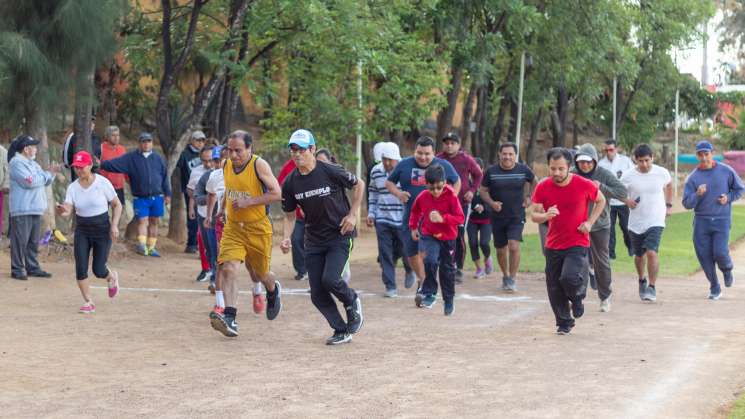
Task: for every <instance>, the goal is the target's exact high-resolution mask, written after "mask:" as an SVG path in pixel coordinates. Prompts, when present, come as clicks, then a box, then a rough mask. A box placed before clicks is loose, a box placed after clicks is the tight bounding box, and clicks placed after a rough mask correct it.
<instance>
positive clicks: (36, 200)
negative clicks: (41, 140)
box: [10, 153, 54, 217]
mask: <svg viewBox="0 0 745 419" xmlns="http://www.w3.org/2000/svg"><path fill="white" fill-rule="evenodd" d="M53 181H54V175H53V174H52V173H49V172H46V171H44V170H42V168H41V166H39V163H37V162H36V161H34V160H31V159H29V158H27V157H26V156H24V155H23V154H21V153H18V154H16V156H15V157H13V159H12V160H11V161H10V216H11V217H15V216H19V215H41V214H44V211H46V210H47V193H46V190H45V189H44V187H46V186H49V185H51V184H52V182H53Z"/></svg>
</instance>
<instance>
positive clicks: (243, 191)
mask: <svg viewBox="0 0 745 419" xmlns="http://www.w3.org/2000/svg"><path fill="white" fill-rule="evenodd" d="M258 158H259V157H258V156H257V155H255V154H254V155H252V156H251V160H249V161H248V164H246V167H245V168H243V171H242V172H240V173H237V174H236V173H235V172H234V171H233V162H232V161H230V160H229V159H228V160H227V161H226V164H225V168H224V169H223V174H224V178H225V205H226V208H225V212H226V215H227V218H228V222H238V223H255V222H257V221H262V223H260V224H264V222H266V223H267V224H269V223H268V221H269V217H268V216H267V208H266V207H265V206H264V205H254V206H250V207H248V208H233V202H234V201H235V200H236V199H238V198H240V197H252V196H261V195H263V194H264V184H263V183H262V182H261V179H259V175H258V174H257V173H256V160H257V159H258ZM269 229H270V230H269V231H270V232H271V225H269Z"/></svg>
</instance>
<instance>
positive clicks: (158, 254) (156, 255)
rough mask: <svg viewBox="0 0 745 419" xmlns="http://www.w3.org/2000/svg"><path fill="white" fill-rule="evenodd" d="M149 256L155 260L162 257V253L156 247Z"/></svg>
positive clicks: (149, 251)
mask: <svg viewBox="0 0 745 419" xmlns="http://www.w3.org/2000/svg"><path fill="white" fill-rule="evenodd" d="M147 254H148V256H152V257H154V258H159V257H160V253H159V252H158V249H156V248H154V247H151V248H150V249H149V250H148V252H147Z"/></svg>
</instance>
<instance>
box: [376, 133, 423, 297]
mask: <svg viewBox="0 0 745 419" xmlns="http://www.w3.org/2000/svg"><path fill="white" fill-rule="evenodd" d="M378 144H382V146H381V147H379V150H380V159H381V163H378V164H376V165H375V166H374V167H373V168H372V170H371V171H370V185H369V186H368V188H367V192H368V213H367V226H368V227H373V226H375V235H376V237H377V241H378V255H379V259H380V267H381V270H382V279H383V285H384V286H385V294H383V295H384V296H386V297H388V298H392V297H396V296H397V295H398V290H397V288H396V262H397V260H398V257H397V255H396V253H397V251H396V249H398V248H400V247H402V246H403V242H404V240H403V231H404V230H403V226H402V218H403V215H404V206H403V204H402V203H401V201H399V200H398V198H396V197H395V196H393V195H391V193H390V192H388V189H386V187H385V181H386V179H388V176H390V174H391V172H393V169H394V168H395V167H396V165H397V164H398V162H399V161H401V154H400V152H399V150H398V145H397V144H396V143H378ZM376 146H377V144H376ZM404 261H405V262H404V268H405V270H406V277H405V279H404V287H406V288H411V287H412V286H413V285H414V282H415V281H416V276H415V275H414V271H412V270H411V268H410V267H409V264H408V262H406V259H405V258H404Z"/></svg>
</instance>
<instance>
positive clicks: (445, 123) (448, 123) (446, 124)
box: [435, 67, 463, 141]
mask: <svg viewBox="0 0 745 419" xmlns="http://www.w3.org/2000/svg"><path fill="white" fill-rule="evenodd" d="M462 80H463V69H462V68H460V67H454V68H453V74H452V76H451V78H450V90H449V91H448V93H447V101H448V104H447V106H446V107H445V108H444V109H442V110H440V113H439V114H438V115H437V138H435V139H436V140H438V141H439V140H440V139H441V138H442V137H444V136H445V135H446V134H447V133H448V132H450V130H451V129H452V128H453V116H454V115H455V107H456V106H457V105H458V96H459V95H460V85H461V82H462Z"/></svg>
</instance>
